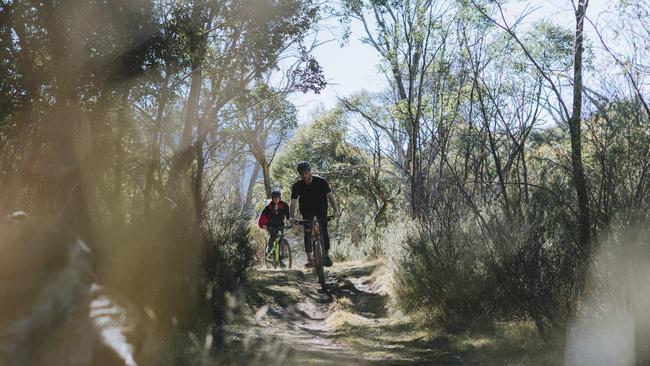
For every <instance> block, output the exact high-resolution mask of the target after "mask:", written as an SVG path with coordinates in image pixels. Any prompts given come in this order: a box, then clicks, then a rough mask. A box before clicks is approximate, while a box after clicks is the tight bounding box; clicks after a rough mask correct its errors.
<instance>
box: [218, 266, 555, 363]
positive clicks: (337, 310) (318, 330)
mask: <svg viewBox="0 0 650 366" xmlns="http://www.w3.org/2000/svg"><path fill="white" fill-rule="evenodd" d="M326 274H327V284H328V289H329V291H328V292H323V291H322V290H320V286H319V285H318V284H317V281H316V278H315V275H314V274H313V273H312V271H307V270H296V269H293V270H263V269H260V270H258V271H256V272H255V273H254V274H253V276H252V278H251V279H250V281H249V282H248V283H247V285H246V286H245V291H243V292H242V293H241V294H240V296H239V298H238V299H234V298H233V299H232V300H233V301H232V308H233V309H235V311H234V312H233V314H232V319H231V325H230V326H228V328H227V330H226V339H225V340H224V341H225V345H224V346H222V348H221V349H219V350H216V352H215V353H216V354H219V355H220V357H219V359H218V364H221V365H269V366H270V365H406V364H408V365H413V364H418V365H494V366H496V365H554V364H557V357H556V355H553V354H552V353H549V352H548V350H546V349H544V350H541V351H539V350H538V351H536V353H535V354H532V356H531V353H530V350H529V349H528V348H526V347H527V346H526V345H524V344H518V343H525V341H526V339H527V338H526V337H527V334H525V333H524V334H518V333H517V332H520V330H519V329H518V328H517V329H514V330H513V332H514V333H513V334H510V335H507V334H506V337H505V338H504V336H503V335H500V336H480V335H479V336H476V335H468V334H465V335H449V334H445V333H436V332H431V331H425V330H422V329H421V328H419V327H418V326H416V325H415V323H414V322H413V321H412V320H411V319H409V318H408V317H406V316H404V315H402V314H401V313H400V312H399V311H397V310H395V309H396V306H395V305H394V303H393V300H392V299H393V298H392V296H391V295H390V292H389V282H390V277H389V270H388V269H387V268H386V265H385V264H384V263H382V262H369V263H363V262H348V263H338V264H336V265H334V266H333V267H331V268H328V269H326ZM242 304H244V305H243V306H242ZM507 332H511V331H510V330H506V333H507ZM511 333H512V332H511ZM518 337H521V338H518ZM520 340H522V342H520Z"/></svg>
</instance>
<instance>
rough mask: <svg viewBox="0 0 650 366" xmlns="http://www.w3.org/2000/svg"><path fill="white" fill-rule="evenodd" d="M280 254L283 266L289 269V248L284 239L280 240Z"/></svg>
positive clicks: (290, 259) (290, 261)
mask: <svg viewBox="0 0 650 366" xmlns="http://www.w3.org/2000/svg"><path fill="white" fill-rule="evenodd" d="M280 253H281V254H280V256H281V258H282V259H283V260H284V265H285V266H286V267H287V268H289V269H291V263H292V258H291V246H290V245H289V242H288V241H287V240H286V239H282V242H281V243H280Z"/></svg>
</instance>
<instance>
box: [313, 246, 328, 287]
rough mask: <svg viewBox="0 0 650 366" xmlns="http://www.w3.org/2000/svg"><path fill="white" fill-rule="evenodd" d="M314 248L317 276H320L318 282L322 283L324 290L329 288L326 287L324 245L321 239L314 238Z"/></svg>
mask: <svg viewBox="0 0 650 366" xmlns="http://www.w3.org/2000/svg"><path fill="white" fill-rule="evenodd" d="M313 250H314V262H315V263H314V270H315V271H316V276H318V282H319V283H320V285H321V287H322V288H323V290H327V288H326V287H325V268H324V267H323V261H324V256H323V245H322V244H321V242H320V240H314V242H313Z"/></svg>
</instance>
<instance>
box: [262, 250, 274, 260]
mask: <svg viewBox="0 0 650 366" xmlns="http://www.w3.org/2000/svg"><path fill="white" fill-rule="evenodd" d="M264 258H266V260H267V261H270V262H272V261H273V252H266V254H264Z"/></svg>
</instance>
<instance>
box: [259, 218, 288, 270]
mask: <svg viewBox="0 0 650 366" xmlns="http://www.w3.org/2000/svg"><path fill="white" fill-rule="evenodd" d="M264 264H265V265H266V268H271V267H273V269H276V268H278V266H279V267H287V268H289V269H291V264H292V263H291V247H290V246H289V242H288V241H287V239H285V238H284V228H282V229H279V230H278V236H277V237H276V238H275V241H274V242H273V248H272V249H271V255H270V256H268V255H265V256H264Z"/></svg>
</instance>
